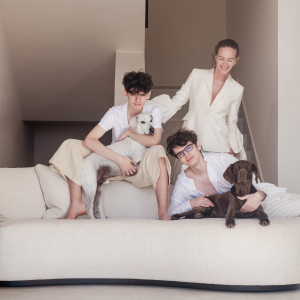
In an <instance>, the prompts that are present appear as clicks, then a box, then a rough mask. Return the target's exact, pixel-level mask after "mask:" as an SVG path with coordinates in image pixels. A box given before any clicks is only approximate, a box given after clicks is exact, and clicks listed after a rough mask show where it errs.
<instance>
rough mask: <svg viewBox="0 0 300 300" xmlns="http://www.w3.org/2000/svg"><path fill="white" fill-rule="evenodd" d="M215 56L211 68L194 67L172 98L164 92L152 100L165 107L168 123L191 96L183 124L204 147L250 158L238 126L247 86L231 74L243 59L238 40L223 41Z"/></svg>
mask: <svg viewBox="0 0 300 300" xmlns="http://www.w3.org/2000/svg"><path fill="white" fill-rule="evenodd" d="M213 60H214V64H215V66H214V68H212V69H210V70H205V69H194V70H193V71H192V73H191V74H190V76H189V77H188V79H187V81H186V82H185V84H183V85H182V87H181V89H180V90H179V91H178V92H177V93H176V95H175V96H174V97H173V98H172V99H170V97H169V96H167V95H161V96H158V97H156V98H154V99H152V100H151V103H153V104H157V105H159V106H161V107H162V110H163V122H164V123H165V122H166V121H167V120H169V119H170V118H171V117H172V116H173V115H174V114H175V113H176V112H177V111H178V110H179V109H181V106H182V105H184V104H186V103H187V102H188V101H189V100H190V104H189V111H188V113H187V114H186V116H185V117H184V118H183V120H184V124H183V127H185V128H187V129H191V130H194V131H195V132H196V134H197V136H198V140H199V142H200V144H201V145H202V150H204V151H208V152H228V153H230V154H232V155H234V156H236V157H237V158H238V159H245V160H246V159H247V157H246V153H245V150H244V147H243V136H242V134H241V132H240V131H239V129H238V127H237V121H238V111H239V107H240V104H241V100H242V96H243V91H244V88H243V86H241V85H240V84H239V83H238V82H236V81H235V80H234V79H233V78H232V77H231V75H230V71H231V69H232V68H233V67H234V65H235V64H236V63H237V62H238V60H239V46H238V44H237V43H236V42H235V41H234V40H231V39H227V40H223V41H220V42H219V43H218V44H217V46H216V47H215V52H214V55H213Z"/></svg>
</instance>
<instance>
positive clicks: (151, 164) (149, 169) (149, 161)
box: [49, 139, 171, 189]
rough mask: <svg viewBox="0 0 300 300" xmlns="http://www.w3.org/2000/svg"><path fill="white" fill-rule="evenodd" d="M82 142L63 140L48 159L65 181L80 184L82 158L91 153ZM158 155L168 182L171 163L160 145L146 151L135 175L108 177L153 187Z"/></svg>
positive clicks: (156, 176) (157, 169)
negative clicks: (163, 160)
mask: <svg viewBox="0 0 300 300" xmlns="http://www.w3.org/2000/svg"><path fill="white" fill-rule="evenodd" d="M82 143H83V142H82V141H80V140H74V139H69V140H66V141H64V142H63V143H62V144H61V146H60V147H59V148H58V150H57V151H56V152H55V153H54V155H53V156H52V157H51V159H50V160H49V163H50V168H51V169H52V170H54V171H56V172H58V173H60V174H61V175H62V177H63V178H64V179H65V180H66V181H67V177H68V178H69V179H71V180H72V181H73V182H75V183H76V184H78V185H80V186H81V182H80V174H81V171H82V169H83V165H84V159H85V158H86V157H87V156H88V155H89V154H91V153H92V151H91V150H89V149H88V148H86V147H84V146H83V144H82ZM160 157H164V158H165V161H166V166H167V171H168V174H169V182H170V175H171V165H170V161H169V159H168V158H167V155H166V151H165V148H164V147H163V146H161V145H157V146H152V147H150V148H149V149H148V150H147V151H146V153H145V154H144V156H143V158H142V160H141V162H140V165H139V168H138V171H137V173H136V174H135V175H132V176H117V177H112V178H109V180H125V181H128V182H131V183H132V184H133V185H134V186H136V187H139V188H141V187H146V186H150V185H153V187H154V189H155V188H156V182H157V180H158V178H159V176H160V167H159V162H158V159H159V158H160Z"/></svg>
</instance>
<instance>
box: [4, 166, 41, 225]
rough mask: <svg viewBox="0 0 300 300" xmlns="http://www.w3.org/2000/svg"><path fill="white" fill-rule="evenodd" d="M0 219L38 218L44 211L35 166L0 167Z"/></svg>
mask: <svg viewBox="0 0 300 300" xmlns="http://www.w3.org/2000/svg"><path fill="white" fill-rule="evenodd" d="M0 190H1V193H0V221H4V220H12V219H35V218H37V219H40V218H42V217H43V214H44V213H45V211H46V206H45V201H44V197H43V193H42V191H41V187H40V184H39V180H38V177H37V174H36V171H35V168H34V167H32V168H1V169H0Z"/></svg>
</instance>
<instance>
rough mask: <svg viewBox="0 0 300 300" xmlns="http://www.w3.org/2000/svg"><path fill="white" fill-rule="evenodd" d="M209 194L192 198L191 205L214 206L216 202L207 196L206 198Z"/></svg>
mask: <svg viewBox="0 0 300 300" xmlns="http://www.w3.org/2000/svg"><path fill="white" fill-rule="evenodd" d="M206 196H207V195H205V194H204V195H203V196H201V197H197V198H195V199H192V200H190V205H191V207H199V206H203V207H210V206H211V207H214V204H213V203H212V202H211V201H210V200H209V199H207V198H205V197H206Z"/></svg>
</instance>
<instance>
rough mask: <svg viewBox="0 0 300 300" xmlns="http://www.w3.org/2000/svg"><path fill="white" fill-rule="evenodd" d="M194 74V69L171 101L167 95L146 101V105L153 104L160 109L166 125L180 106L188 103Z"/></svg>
mask: <svg viewBox="0 0 300 300" xmlns="http://www.w3.org/2000/svg"><path fill="white" fill-rule="evenodd" d="M194 72H195V69H194V70H193V71H192V73H191V74H190V75H189V77H188V79H187V80H186V82H185V83H184V84H183V85H182V87H181V89H180V90H179V91H177V92H176V94H175V96H174V97H173V98H172V99H171V98H170V97H169V96H168V95H160V96H157V97H155V98H153V99H151V100H148V101H149V102H148V103H151V104H155V105H157V106H159V107H160V108H161V109H162V113H163V117H162V122H163V123H166V122H167V121H168V120H169V119H170V118H171V117H172V116H173V115H174V114H175V113H176V112H177V111H178V110H179V109H181V107H182V105H184V104H186V103H187V102H188V101H189V99H190V89H191V83H192V80H193V76H194Z"/></svg>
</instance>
